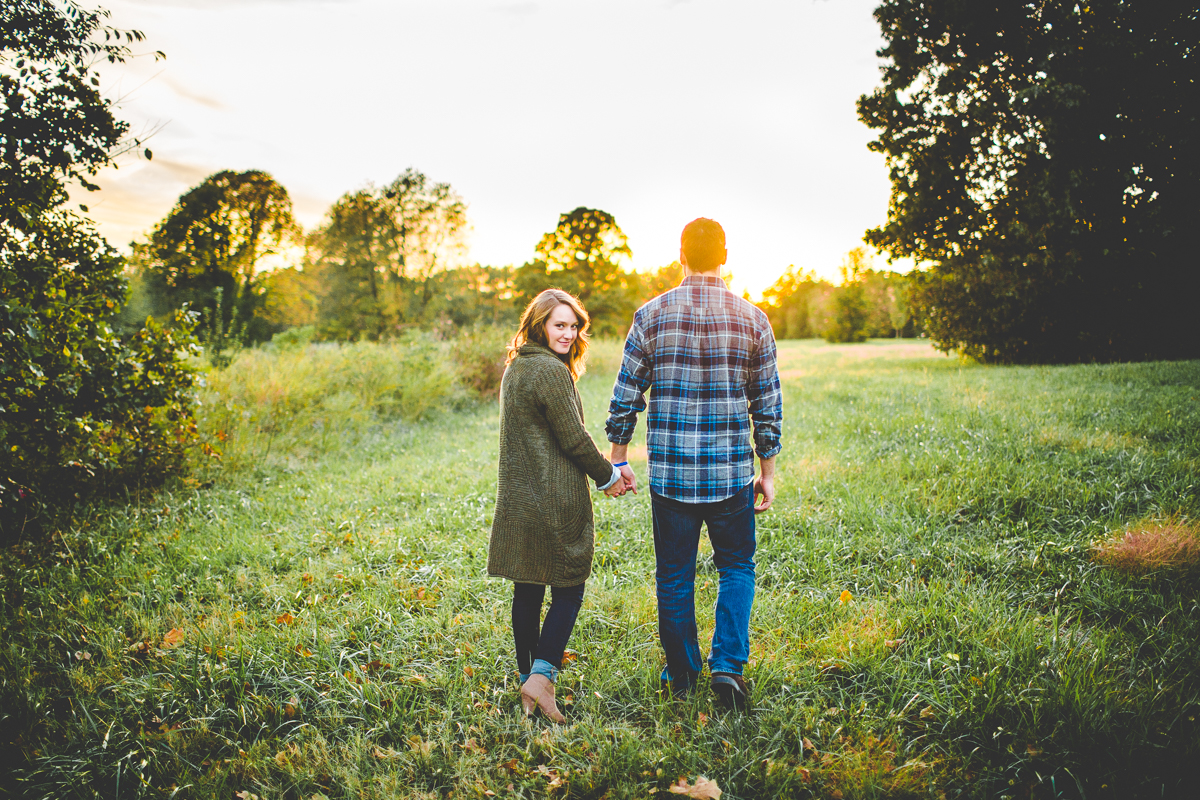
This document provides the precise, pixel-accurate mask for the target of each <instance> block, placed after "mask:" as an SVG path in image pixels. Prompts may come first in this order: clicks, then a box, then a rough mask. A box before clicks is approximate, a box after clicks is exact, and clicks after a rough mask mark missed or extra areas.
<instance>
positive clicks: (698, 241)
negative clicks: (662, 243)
mask: <svg viewBox="0 0 1200 800" xmlns="http://www.w3.org/2000/svg"><path fill="white" fill-rule="evenodd" d="M679 244H680V247H681V249H682V250H683V256H684V258H685V259H687V264H688V269H690V270H692V271H693V272H712V271H713V270H715V269H718V268H720V266H721V265H722V264H723V263H725V229H724V228H722V227H721V226H720V224H718V223H717V222H714V221H713V220H711V219H708V218H706V217H700V219H694V220H692V221H691V222H689V223H688V224H687V225H685V226H683V235H682V236H680V237H679Z"/></svg>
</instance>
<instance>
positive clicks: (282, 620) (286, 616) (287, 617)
mask: <svg viewBox="0 0 1200 800" xmlns="http://www.w3.org/2000/svg"><path fill="white" fill-rule="evenodd" d="M295 621H296V618H295V617H293V616H292V615H291V613H289V612H287V611H285V612H283V613H282V614H280V615H279V616H278V617H276V618H275V622H276V623H278V624H279V625H291V624H292V623H293V622H295Z"/></svg>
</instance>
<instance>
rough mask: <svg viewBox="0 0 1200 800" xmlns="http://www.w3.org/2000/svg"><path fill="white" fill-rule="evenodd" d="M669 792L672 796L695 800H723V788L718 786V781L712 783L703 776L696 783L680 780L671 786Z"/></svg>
mask: <svg viewBox="0 0 1200 800" xmlns="http://www.w3.org/2000/svg"><path fill="white" fill-rule="evenodd" d="M669 791H670V792H671V794H681V795H683V796H685V797H691V798H694V800H721V787H719V786H717V782H716V781H710V780H709V779H708V778H706V777H704V776H703V775H701V776H700V777H698V778H696V782H695V783H688V782H687V781H685V780H684V779H683V778H680V779H679V780H678V781H676V782H675V783H673V784H671V786H670V789H669Z"/></svg>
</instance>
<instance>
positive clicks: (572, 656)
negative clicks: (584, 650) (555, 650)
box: [562, 650, 579, 664]
mask: <svg viewBox="0 0 1200 800" xmlns="http://www.w3.org/2000/svg"><path fill="white" fill-rule="evenodd" d="M562 660H563V663H564V664H570V663H571V662H572V661H578V660H579V653H576V652H575V651H574V650H564V651H563V657H562Z"/></svg>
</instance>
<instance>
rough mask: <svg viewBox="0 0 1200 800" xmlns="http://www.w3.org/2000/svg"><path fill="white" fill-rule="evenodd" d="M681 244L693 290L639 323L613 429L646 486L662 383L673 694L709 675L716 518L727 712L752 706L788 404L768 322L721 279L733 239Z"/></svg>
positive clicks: (663, 621) (696, 226) (718, 636)
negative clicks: (636, 449)
mask: <svg viewBox="0 0 1200 800" xmlns="http://www.w3.org/2000/svg"><path fill="white" fill-rule="evenodd" d="M680 244H681V246H680V249H679V263H680V264H682V265H683V270H684V278H683V282H682V283H681V284H680V285H679V286H677V287H675V288H674V289H672V290H671V291H669V292H667V293H665V294H663V295H660V296H659V297H656V298H654V299H653V300H651V301H650V302H648V303H646V304H645V305H644V306H642V307H641V308H639V309H638V310H637V313H636V314H634V317H633V326H632V327H631V328H630V330H629V336H628V338H627V339H626V340H625V354H624V358H623V359H622V362H621V370H620V372H619V373H618V375H617V382H616V385H615V386H614V387H613V397H612V401H611V403H610V404H609V417H608V422H607V423H606V425H605V430H606V432H607V434H608V440H609V441H610V442H612V452H611V455H610V457H609V460H610V461H612V463H613V465H614V466H618V467H620V469H621V471H622V473H623V475H624V477H625V482H626V486H627V487H628V488H630V489H633V490H634V491H636V479H635V476H634V473H633V470H632V469H630V467H629V465H628V463H624V462H627V461H628V459H627V449H628V445H629V441H630V440H631V439H632V438H633V430H634V426H635V425H636V424H637V415H638V413H639V412H641V411H643V410H645V408H646V400H645V394H646V391H647V390H648V389H650V387H651V386H653V387H654V391H653V392H652V393H651V395H650V415H649V419H648V421H647V434H646V444H647V448H648V450H649V470H650V498H651V509H652V512H653V521H654V554H655V560H656V569H655V582H656V584H657V590H658V632H659V640H660V641H661V643H662V647H663V650H664V651H665V653H666V657H667V667H666V669H664V670H663V673H662V681H663V687H664V688H665V689H667V690H668V691H669V692H670V693H671V694H672V695H674V696H676V697H680V696H685V695H686V694H687V693H688V692H689V691H690V690H691V688H692V686H693V685H694V684H695V683H696V681H697V680H698V678H699V676H700V672H701V669H702V665H701V662H700V646H699V643H698V642H697V636H696V604H695V591H696V589H695V584H696V550H697V547H698V545H699V541H700V525H701V523H706V524H707V525H708V538H709V541H710V542H711V543H712V549H713V561H714V562H715V563H716V565H717V570H718V571H719V573H720V576H721V577H720V587H719V589H718V591H717V608H716V627H715V630H714V631H713V639H712V649H711V652H710V654H709V658H708V665H709V670H710V671H711V673H712V689H713V692H714V693H715V694H716V695H717V698H718V700H719V701H721V703H722V704H724V705H726V706H727V707H731V708H738V709H741V708H744V707H745V706H746V704H747V701H748V698H749V690H748V689H747V686H746V682H745V681H744V680H743V678H742V670H743V668H744V667H745V664H746V661H747V660H748V659H749V657H750V606H751V604H752V603H753V601H754V548H755V539H754V515H755V514H756V513H761V512H763V511H766V510H767V509H768V508H770V507H771V503H772V501H773V500H774V499H775V455H776V454H777V453H778V452H779V450H780V443H779V436H780V426H781V423H782V421H783V396H782V393H781V391H780V388H779V371H778V369H777V367H776V360H775V337H774V335H773V334H772V332H771V326H770V324H769V323H768V322H767V315H766V314H764V313H763V312H762V311H761V310H759V309H758V308H755V307H754V306H753V305H751V304H750V303H748V302H746V301H745V300H743V299H741V298H740V297H738V296H737V295H735V294H733V293H732V292H730V291H729V290H728V289H727V288H726V287H725V283H724V281H722V280H721V266H722V265H724V263H725V260H726V258H727V256H728V253H727V251H726V249H725V231H724V230H722V228H721V226H720V225H718V224H717V223H716V222H714V221H712V220H711V219H703V218H701V219H697V220H694V221H692V222H690V223H688V225H687V226H686V227H685V228H684V229H683V235H682V237H681V239H680ZM751 421H753V450H752V449H751V439H752V437H751ZM755 453H757V454H758V458H759V465H760V467H761V472H760V474H759V476H758V478H757V479H755V477H754V454H755ZM755 498H760V499H759V500H758V502H757V504H755Z"/></svg>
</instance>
